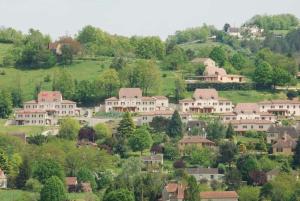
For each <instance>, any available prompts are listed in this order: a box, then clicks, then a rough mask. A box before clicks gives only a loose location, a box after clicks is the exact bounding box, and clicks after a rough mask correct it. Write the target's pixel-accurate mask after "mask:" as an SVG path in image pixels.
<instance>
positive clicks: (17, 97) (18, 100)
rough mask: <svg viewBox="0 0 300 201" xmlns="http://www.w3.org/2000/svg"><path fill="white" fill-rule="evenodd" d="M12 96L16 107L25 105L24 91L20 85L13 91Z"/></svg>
mask: <svg viewBox="0 0 300 201" xmlns="http://www.w3.org/2000/svg"><path fill="white" fill-rule="evenodd" d="M11 98H12V103H13V106H14V107H22V106H23V93H22V89H21V87H20V86H18V87H16V88H14V89H13V90H12V91H11Z"/></svg>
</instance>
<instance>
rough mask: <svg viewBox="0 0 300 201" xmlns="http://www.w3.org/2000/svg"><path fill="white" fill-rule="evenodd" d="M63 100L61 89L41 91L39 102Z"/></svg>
mask: <svg viewBox="0 0 300 201" xmlns="http://www.w3.org/2000/svg"><path fill="white" fill-rule="evenodd" d="M61 100H62V94H61V93H60V92H59V91H41V92H40V93H39V94H38V101H39V102H57V101H61Z"/></svg>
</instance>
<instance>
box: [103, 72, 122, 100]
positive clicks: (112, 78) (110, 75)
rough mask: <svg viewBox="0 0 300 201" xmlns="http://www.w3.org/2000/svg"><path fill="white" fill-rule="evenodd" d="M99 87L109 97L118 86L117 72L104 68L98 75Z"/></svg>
mask: <svg viewBox="0 0 300 201" xmlns="http://www.w3.org/2000/svg"><path fill="white" fill-rule="evenodd" d="M99 84H100V87H101V88H102V89H103V90H104V91H105V95H106V97H111V96H112V94H114V93H116V90H117V89H118V88H119V87H120V79H119V74H118V72H117V71H116V70H115V69H112V68H110V69H107V70H104V71H103V72H102V73H101V75H100V77H99Z"/></svg>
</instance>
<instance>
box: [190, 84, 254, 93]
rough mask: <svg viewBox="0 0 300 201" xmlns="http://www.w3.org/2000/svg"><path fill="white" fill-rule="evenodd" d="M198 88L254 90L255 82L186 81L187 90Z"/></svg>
mask: <svg viewBox="0 0 300 201" xmlns="http://www.w3.org/2000/svg"><path fill="white" fill-rule="evenodd" d="M198 88H200V89H201V88H202V89H203V88H204V89H205V88H214V89H216V90H217V91H229V90H254V89H256V85H255V83H250V82H247V83H216V82H195V83H187V90H188V91H195V89H198Z"/></svg>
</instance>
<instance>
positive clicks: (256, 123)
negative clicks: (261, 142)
mask: <svg viewBox="0 0 300 201" xmlns="http://www.w3.org/2000/svg"><path fill="white" fill-rule="evenodd" d="M228 123H231V124H232V126H233V129H234V131H235V132H237V133H241V134H242V133H244V132H247V131H251V130H253V131H261V132H266V131H267V130H268V129H269V128H270V127H271V126H272V124H273V123H272V122H271V121H268V120H252V119H242V120H232V121H228Z"/></svg>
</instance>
